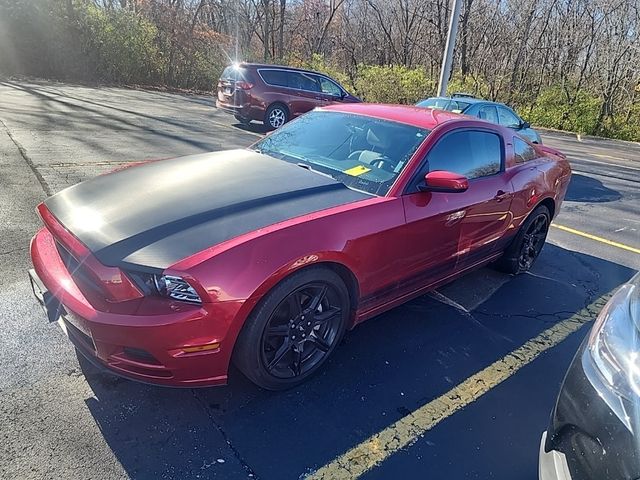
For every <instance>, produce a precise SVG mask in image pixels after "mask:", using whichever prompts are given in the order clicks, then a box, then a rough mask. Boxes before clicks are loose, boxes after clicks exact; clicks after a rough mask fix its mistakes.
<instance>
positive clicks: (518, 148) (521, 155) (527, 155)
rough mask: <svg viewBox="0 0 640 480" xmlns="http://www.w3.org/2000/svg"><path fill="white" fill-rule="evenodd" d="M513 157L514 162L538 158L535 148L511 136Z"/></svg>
mask: <svg viewBox="0 0 640 480" xmlns="http://www.w3.org/2000/svg"><path fill="white" fill-rule="evenodd" d="M513 157H514V159H515V161H516V163H518V164H519V163H525V162H528V161H529V160H534V159H536V158H538V154H537V153H536V151H535V149H534V148H533V147H532V146H531V145H529V144H528V143H527V142H525V141H524V140H522V139H521V138H518V137H513Z"/></svg>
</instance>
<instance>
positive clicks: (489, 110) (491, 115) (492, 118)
mask: <svg viewBox="0 0 640 480" xmlns="http://www.w3.org/2000/svg"><path fill="white" fill-rule="evenodd" d="M476 117H478V118H479V119H481V120H486V121H487V122H491V123H498V111H497V110H496V107H495V105H480V106H479V107H478V114H477V115H476Z"/></svg>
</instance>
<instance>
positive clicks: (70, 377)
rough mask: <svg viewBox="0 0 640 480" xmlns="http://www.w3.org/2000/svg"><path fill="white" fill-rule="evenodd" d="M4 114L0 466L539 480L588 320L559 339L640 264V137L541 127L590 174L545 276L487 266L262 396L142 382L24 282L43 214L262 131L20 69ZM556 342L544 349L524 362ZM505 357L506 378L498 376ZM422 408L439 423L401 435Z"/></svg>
mask: <svg viewBox="0 0 640 480" xmlns="http://www.w3.org/2000/svg"><path fill="white" fill-rule="evenodd" d="M0 120H1V123H0V165H1V166H2V168H1V169H0V185H1V188H0V232H2V249H0V261H1V262H2V263H1V265H2V266H1V267H0V268H1V270H0V271H1V272H2V275H1V276H0V287H1V288H0V317H1V319H2V329H0V345H1V348H0V366H1V367H0V368H2V375H0V445H1V447H0V477H2V478H21V479H23V478H24V479H39V478H83V479H115V478H141V479H146V478H149V479H156V478H171V479H173V478H176V479H187V478H225V479H231V478H234V479H235V478H259V479H298V478H305V477H310V478H356V477H357V476H358V475H360V474H361V475H362V476H361V478H366V479H374V478H376V479H377V478H380V479H388V478H402V477H403V476H404V477H406V478H423V477H428V478H436V479H437V478H477V479H487V478H491V479H505V480H507V479H509V480H512V479H514V478H518V479H524V480H526V479H530V480H533V479H536V478H537V455H538V445H539V441H540V435H541V433H542V431H543V430H544V429H545V428H546V425H547V420H548V415H549V412H550V410H551V408H552V405H553V402H554V400H555V396H556V394H557V392H558V389H559V385H560V382H561V380H562V377H563V375H564V371H565V369H566V367H567V366H568V364H569V362H570V360H571V358H572V356H573V354H574V352H575V351H576V349H577V347H578V345H579V343H580V341H581V340H582V338H583V337H584V335H585V334H586V332H587V328H588V327H586V326H585V327H582V328H579V329H578V330H577V331H576V332H575V333H570V332H568V333H567V335H560V336H559V335H555V334H550V333H549V331H550V330H553V328H554V326H556V325H565V324H566V322H567V320H571V319H572V318H574V317H575V315H576V313H577V312H580V311H581V310H582V309H584V307H587V306H589V305H593V304H594V302H597V300H598V299H600V298H602V297H603V296H605V295H606V294H608V293H609V292H610V291H611V290H612V289H614V288H615V287H616V286H617V285H619V284H620V283H622V282H624V281H625V280H627V279H628V278H630V277H631V276H632V274H633V272H634V271H635V270H638V269H640V251H639V250H638V249H640V234H639V231H640V145H637V144H631V143H624V142H615V141H604V140H592V139H582V141H580V140H578V139H577V138H576V137H575V136H570V135H564V134H551V133H545V134H543V140H544V142H545V143H546V144H548V145H550V146H553V147H556V148H558V149H560V150H562V151H563V152H565V153H566V154H567V155H568V156H569V159H570V161H571V163H572V166H573V169H574V176H573V179H572V183H571V186H570V188H569V192H568V194H567V199H566V201H565V203H564V205H563V209H562V212H561V214H560V216H559V217H558V218H557V219H556V221H555V226H554V227H553V228H552V230H551V232H550V236H549V241H548V244H547V245H546V246H545V248H544V250H543V253H542V255H541V257H540V258H539V260H538V262H537V263H536V265H535V266H534V268H533V270H532V271H531V272H530V273H528V274H525V275H521V276H518V277H509V276H506V275H503V274H499V273H497V272H495V271H493V270H490V269H483V270H481V271H478V272H476V273H473V274H471V275H469V276H467V277H465V278H463V279H461V280H459V281H457V282H455V283H454V284H451V285H448V286H445V287H444V288H442V289H440V290H439V291H438V292H436V293H434V294H431V295H427V296H424V297H421V298H418V299H416V300H414V301H412V302H410V303H407V304H405V305H403V306H401V307H398V308H396V309H394V310H392V311H390V312H388V313H385V314H383V315H380V316H378V317H376V318H374V319H372V320H370V321H368V322H366V323H364V324H363V325H361V326H359V327H357V328H356V329H355V330H353V331H352V332H350V333H349V334H348V335H347V336H346V338H345V340H344V341H343V345H341V346H340V348H339V349H338V350H337V351H336V354H335V356H334V357H333V358H332V359H331V360H330V361H329V363H328V365H327V368H325V369H324V370H323V372H322V373H321V374H319V375H317V376H316V377H314V378H312V379H311V380H310V381H309V382H307V383H306V384H304V385H303V386H301V387H299V388H297V389H294V390H290V391H287V392H282V393H272V392H265V391H261V390H259V389H257V388H256V387H254V386H253V385H252V384H250V383H249V382H248V381H247V380H245V379H244V378H243V377H242V376H241V375H240V374H239V373H237V372H235V371H232V372H231V379H230V385H229V386H227V387H221V388H209V389H197V390H195V389H194V390H186V389H182V390H178V389H166V388H160V387H152V386H147V385H142V384H138V383H134V382H130V381H127V380H122V379H119V378H116V377H113V376H111V375H109V374H105V373H102V372H98V371H96V370H95V369H94V368H92V367H91V366H89V365H86V363H85V362H83V361H80V360H79V359H78V358H77V357H76V355H75V353H74V350H73V348H72V347H71V344H70V343H69V342H68V341H67V340H66V339H65V337H64V334H63V332H62V331H61V329H60V328H58V327H57V326H56V325H55V324H53V325H50V324H47V322H46V321H45V319H44V316H43V313H42V311H41V309H40V307H38V306H37V304H36V302H35V301H34V300H33V299H32V298H31V292H30V288H29V284H28V281H27V276H26V270H27V268H29V265H30V261H29V257H28V245H29V240H30V237H31V236H32V235H33V233H34V232H35V231H36V229H37V228H38V227H39V220H38V218H37V216H36V214H35V212H34V208H35V206H36V205H37V204H38V203H39V202H40V201H42V200H43V199H44V198H46V196H47V195H49V194H51V193H55V192H57V191H59V190H61V189H63V188H65V187H67V186H69V185H72V184H74V183H77V182H79V181H81V180H83V179H86V178H89V177H91V176H94V175H96V174H99V173H102V172H105V171H108V170H110V169H113V168H115V167H117V166H119V165H123V164H126V163H130V162H135V161H141V160H145V159H153V158H164V157H173V156H179V155H186V154H190V153H197V152H203V151H211V150H221V149H227V148H236V147H243V146H246V145H248V144H250V143H251V142H253V141H255V140H256V139H257V138H258V137H259V136H261V134H262V133H263V132H262V130H261V127H260V126H258V125H256V126H251V127H250V128H249V129H243V128H241V127H240V126H239V125H236V124H235V121H234V120H233V118H232V117H230V116H228V115H226V114H223V113H222V112H219V111H217V110H216V109H215V108H213V107H212V98H211V97H208V96H187V95H179V94H171V93H165V92H151V91H139V90H130V89H121V88H100V89H96V88H90V87H84V86H74V85H65V84H51V83H44V82H43V83H35V82H30V83H28V82H19V83H18V82H9V81H0ZM563 322H564V323H563ZM565 337H566V338H565ZM540 338H543V340H544V341H545V342H546V343H544V345H546V347H545V348H544V349H543V348H541V347H540V348H539V350H538V351H537V352H536V355H535V356H534V355H530V356H528V357H527V356H526V355H521V354H520V353H521V352H522V350H519V349H520V348H521V347H522V346H523V345H529V344H528V343H527V342H529V341H530V340H532V339H534V340H535V342H534V343H536V342H538V341H539V339H540ZM511 352H516V354H515V355H513V354H511ZM505 358H509V359H510V360H509V362H510V363H509V368H508V372H506V373H505V374H504V375H502V376H499V377H498V376H495V375H493V376H492V374H491V372H492V370H491V369H489V370H488V372H489V373H485V369H487V368H488V367H490V366H492V365H495V363H496V362H500V361H501V359H505ZM470 378H471V379H472V381H471V382H469V381H468V379H470ZM465 382H466V383H465ZM478 382H480V383H483V384H485V385H486V388H485V389H479V390H473V391H472V392H471V393H469V391H468V390H469V388H470V385H471V383H478ZM460 385H462V386H461V387H458V386H460ZM456 388H462V391H461V390H455V389H456ZM452 391H453V392H454V393H453V394H451V393H450V392H452ZM434 402H435V403H434ZM407 418H409V419H415V422H422V423H420V425H422V426H423V427H425V428H420V429H411V428H409V429H407V428H404V429H403V427H402V425H403V424H402V423H398V422H401V421H403V419H407ZM398 425H400V426H398ZM394 428H395V430H394ZM390 429H391V430H390ZM379 432H387V433H388V434H389V435H387V437H385V436H384V435H382V436H381V437H379V438H381V439H382V441H381V442H380V443H379V444H376V445H372V443H371V442H369V443H367V440H368V439H370V437H371V436H372V435H376V434H378V433H379ZM384 438H391V440H390V441H384ZM403 438H404V439H405V440H406V441H404V443H402V439H403ZM394 439H395V440H394ZM363 442H364V443H363ZM399 442H400V443H399ZM400 447H403V448H400ZM354 448H356V453H357V454H358V455H360V456H353V455H352V456H351V457H349V456H347V457H341V456H342V455H343V454H345V452H349V451H350V450H351V449H354ZM358 448H359V449H358ZM373 450H375V452H373ZM340 458H348V459H350V461H351V462H352V464H353V465H355V464H360V465H364V466H365V467H364V468H360V469H358V468H354V469H353V471H351V470H350V467H349V466H348V465H347V467H345V466H344V465H342V464H340V462H339V459H340ZM336 459H338V460H336Z"/></svg>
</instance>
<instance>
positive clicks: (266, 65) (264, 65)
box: [238, 62, 328, 77]
mask: <svg viewBox="0 0 640 480" xmlns="http://www.w3.org/2000/svg"><path fill="white" fill-rule="evenodd" d="M238 66H239V67H242V68H246V67H250V68H277V69H280V70H293V71H294V72H303V73H315V74H316V75H322V76H323V77H328V75H327V74H325V73H322V72H316V71H315V70H308V69H304V68H296V67H289V66H287V65H273V64H269V63H249V62H242V63H240V64H238Z"/></svg>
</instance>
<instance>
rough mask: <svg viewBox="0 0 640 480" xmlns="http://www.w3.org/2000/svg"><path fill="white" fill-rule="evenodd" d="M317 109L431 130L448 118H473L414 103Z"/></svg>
mask: <svg viewBox="0 0 640 480" xmlns="http://www.w3.org/2000/svg"><path fill="white" fill-rule="evenodd" d="M319 110H325V111H332V112H343V113H353V114H357V115H367V116H369V117H374V118H379V119H382V120H390V121H393V122H399V123H406V124H408V125H413V126H414V127H419V128H427V129H429V130H432V129H433V128H435V127H437V126H438V125H440V124H442V123H445V122H448V121H450V120H463V119H474V120H477V119H476V118H475V117H469V116H467V115H462V114H459V113H453V112H448V111H446V110H439V109H433V108H425V107H416V106H414V105H388V104H382V103H335V104H333V105H328V106H326V107H321V108H319Z"/></svg>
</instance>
